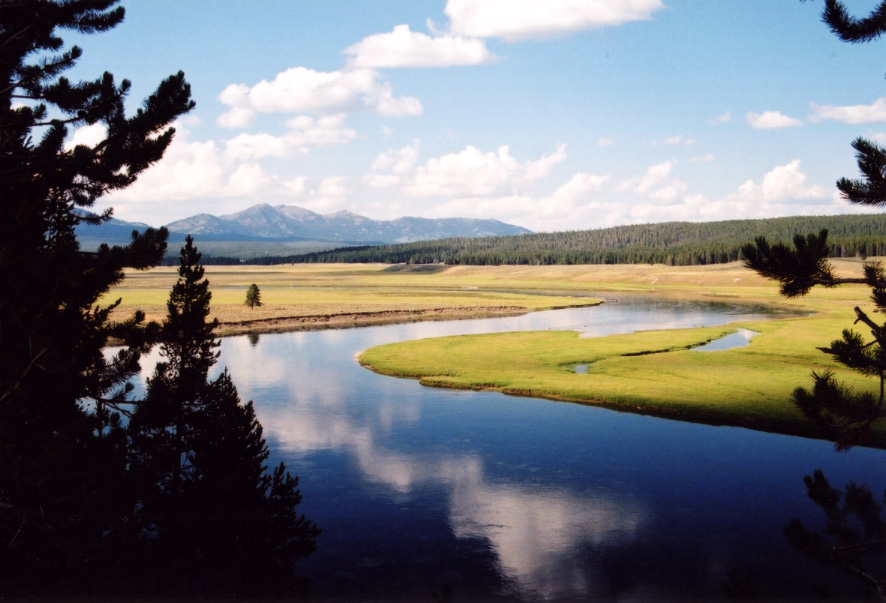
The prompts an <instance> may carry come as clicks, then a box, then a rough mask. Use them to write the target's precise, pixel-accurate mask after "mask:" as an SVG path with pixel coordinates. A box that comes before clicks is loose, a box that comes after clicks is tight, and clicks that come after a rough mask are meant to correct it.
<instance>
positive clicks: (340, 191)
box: [303, 176, 353, 213]
mask: <svg viewBox="0 0 886 603" xmlns="http://www.w3.org/2000/svg"><path fill="white" fill-rule="evenodd" d="M352 192H353V187H352V186H351V182H350V179H349V178H347V177H346V176H330V177H329V178H324V179H323V180H321V181H320V183H319V184H318V185H317V186H316V187H314V188H313V189H311V190H310V191H309V193H308V199H307V200H306V201H304V203H303V205H304V207H306V208H308V209H310V210H312V211H315V212H319V213H329V212H331V211H335V210H338V209H341V207H342V205H343V204H344V203H345V202H346V201H347V199H348V197H349V196H350V195H351V193H352Z"/></svg>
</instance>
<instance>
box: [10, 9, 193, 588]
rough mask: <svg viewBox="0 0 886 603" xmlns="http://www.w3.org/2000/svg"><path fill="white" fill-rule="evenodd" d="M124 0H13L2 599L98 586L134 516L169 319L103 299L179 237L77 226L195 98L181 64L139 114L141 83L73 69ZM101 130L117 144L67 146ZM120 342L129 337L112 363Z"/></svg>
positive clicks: (126, 181)
mask: <svg viewBox="0 0 886 603" xmlns="http://www.w3.org/2000/svg"><path fill="white" fill-rule="evenodd" d="M116 4H117V0H66V1H60V0H56V1H51V0H29V1H28V2H18V1H11V0H0V49H2V51H0V208H2V215H3V220H2V221H0V542H2V543H3V547H2V549H0V567H2V568H3V571H2V575H0V596H2V595H3V594H4V593H13V594H14V593H16V592H20V589H25V591H26V592H29V593H33V592H39V588H43V589H45V590H47V591H48V592H59V591H54V590H51V589H53V588H61V589H64V588H70V587H71V585H74V584H79V585H80V586H81V587H86V588H89V587H92V586H94V585H91V584H89V585H88V584H87V582H89V581H90V580H96V577H97V576H99V575H105V574H103V570H102V568H103V567H104V562H105V561H107V560H108V559H109V558H113V557H114V556H115V555H116V553H115V552H113V551H110V550H109V546H110V543H113V542H115V539H116V537H117V535H118V533H119V532H120V530H121V528H120V526H121V525H122V524H123V523H124V522H125V519H126V515H127V514H128V513H129V512H130V510H131V505H130V502H131V498H130V491H129V488H128V486H127V484H126V476H127V465H126V460H125V452H126V449H127V441H126V438H125V433H124V432H123V429H122V427H121V421H120V416H119V412H121V411H122V412H127V410H126V409H127V404H126V397H127V393H128V386H127V383H128V379H129V377H130V376H132V375H133V374H134V373H135V372H136V371H137V370H138V359H139V355H140V353H141V352H143V351H144V350H145V349H147V347H148V345H149V343H150V341H151V339H152V338H153V337H154V336H155V335H156V329H150V328H147V329H146V328H144V325H143V324H142V323H143V316H142V315H136V316H134V317H132V318H131V319H128V320H125V321H123V322H113V321H111V320H110V313H111V311H112V310H113V309H114V308H115V307H116V304H111V305H110V306H105V307H101V306H99V305H98V304H97V301H98V299H99V297H100V296H101V295H102V294H103V293H104V292H106V291H107V290H108V289H109V287H110V286H112V285H113V284H115V283H117V282H119V281H120V280H121V279H122V278H123V268H124V267H134V268H148V267H150V266H153V265H155V264H156V263H157V262H159V260H160V259H161V257H162V254H163V252H164V250H165V247H166V243H165V239H166V231H165V230H164V229H160V230H159V231H154V230H152V229H149V230H148V231H146V232H145V233H144V234H141V235H138V234H135V233H134V235H133V241H132V243H131V244H130V245H128V246H125V247H112V248H109V247H102V248H101V249H99V251H98V252H97V253H90V254H87V253H82V252H80V250H79V247H78V244H77V241H76V238H75V236H74V227H75V226H77V225H78V224H80V223H82V222H86V223H97V222H101V221H103V220H107V219H109V218H110V211H107V212H105V213H103V214H102V215H100V216H95V215H92V214H89V213H87V212H86V211H85V210H87V209H88V208H89V207H90V206H92V205H93V203H94V202H95V200H96V199H97V198H98V197H100V196H101V195H103V194H105V193H107V192H110V191H114V190H119V189H122V188H125V187H127V186H129V185H130V184H132V183H133V182H134V181H135V179H136V178H137V176H138V175H139V174H140V173H141V172H142V171H143V170H145V169H146V168H147V167H149V166H150V165H151V164H153V163H154V162H156V161H157V160H159V159H160V158H161V157H162V155H163V152H164V151H165V149H166V148H167V146H168V145H169V143H170V141H171V140H172V136H173V132H174V131H173V129H172V128H171V127H169V126H170V124H171V123H172V122H173V121H174V120H175V119H176V118H177V117H178V116H180V115H182V114H183V113H185V112H187V111H189V110H190V109H191V108H192V107H193V103H192V102H191V100H190V89H189V86H188V84H187V83H186V82H185V80H184V76H183V74H181V73H179V74H177V75H174V76H172V77H170V78H168V79H167V80H165V81H164V82H162V83H161V84H160V86H159V87H158V88H157V90H156V91H155V92H154V93H153V94H151V95H150V96H149V97H148V98H147V99H146V100H145V101H144V104H143V105H142V107H141V108H140V109H139V110H137V111H136V112H135V114H134V115H132V116H127V115H126V114H125V112H124V99H125V97H126V95H127V92H128V90H129V87H130V85H129V82H127V81H125V80H124V81H122V82H120V84H119V85H118V84H117V83H115V80H114V77H113V76H112V75H111V74H109V73H105V74H104V75H102V76H101V77H99V78H98V79H96V80H93V81H85V82H72V81H70V80H68V79H67V78H65V77H63V75H62V74H63V73H64V72H65V71H66V70H68V69H70V68H71V67H73V66H74V64H75V63H76V62H77V59H78V58H79V57H80V56H81V50H80V49H79V48H77V47H72V48H70V49H68V50H65V49H64V48H63V42H62V40H61V39H60V38H59V37H58V36H57V34H56V32H57V31H59V30H71V31H75V32H77V33H80V34H91V33H98V32H102V31H106V30H108V29H111V28H112V27H114V26H115V25H117V24H118V23H120V21H121V20H122V19H123V9H122V8H119V7H115V5H116ZM87 125H101V126H104V127H105V129H106V131H107V134H106V136H105V137H104V139H103V140H102V141H100V142H99V143H98V144H96V145H95V146H93V147H89V146H85V145H78V146H75V147H73V148H69V147H68V146H66V140H68V137H69V135H70V134H71V131H72V129H74V128H78V127H81V126H87ZM111 337H114V338H117V339H121V340H123V341H125V342H126V343H127V344H128V346H127V347H126V348H125V349H124V351H122V352H121V353H119V354H118V355H117V356H116V357H115V358H113V359H112V360H110V361H106V360H105V358H104V356H103V355H102V348H103V347H104V346H105V345H106V344H107V342H108V340H109V338H111ZM86 567H89V568H90V569H89V572H87V573H88V574H89V579H88V580H87V579H86V578H85V577H84V575H85V574H84V568H86ZM111 573H112V572H110V571H109V572H107V574H111ZM65 585H68V586H67V587H66V586H65ZM62 592H63V591H62Z"/></svg>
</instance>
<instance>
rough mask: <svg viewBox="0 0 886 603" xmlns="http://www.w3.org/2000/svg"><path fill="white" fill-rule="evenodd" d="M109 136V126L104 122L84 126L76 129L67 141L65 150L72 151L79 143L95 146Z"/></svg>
mask: <svg viewBox="0 0 886 603" xmlns="http://www.w3.org/2000/svg"><path fill="white" fill-rule="evenodd" d="M107 136H108V128H107V127H106V126H105V125H104V124H100V123H97V124H92V125H91V126H82V127H80V128H77V129H76V130H74V133H73V134H72V135H71V138H70V139H68V140H67V141H66V142H65V150H66V151H70V150H72V149H73V148H74V147H76V146H78V145H83V146H86V147H94V146H95V145H97V144H98V143H100V142H102V141H103V140H104V139H105V138H107Z"/></svg>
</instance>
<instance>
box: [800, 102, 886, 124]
mask: <svg viewBox="0 0 886 603" xmlns="http://www.w3.org/2000/svg"><path fill="white" fill-rule="evenodd" d="M812 119H813V120H815V121H821V120H823V119H833V120H835V121H842V122H843V123H847V124H869V123H873V122H883V121H886V98H879V99H877V100H876V101H874V102H873V104H870V105H851V106H843V107H834V106H830V105H816V104H815V103H812Z"/></svg>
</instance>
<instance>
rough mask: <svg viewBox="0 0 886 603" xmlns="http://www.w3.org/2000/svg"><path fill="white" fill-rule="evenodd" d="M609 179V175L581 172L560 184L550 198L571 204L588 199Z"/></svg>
mask: <svg viewBox="0 0 886 603" xmlns="http://www.w3.org/2000/svg"><path fill="white" fill-rule="evenodd" d="M608 180H609V176H595V175H593V174H587V173H584V172H581V173H578V174H575V175H574V176H573V177H572V178H570V179H569V181H568V182H567V183H566V184H564V185H562V186H560V187H559V188H558V189H557V190H556V191H554V194H553V195H551V196H550V197H549V198H548V199H549V200H551V201H556V202H559V203H566V204H569V205H574V204H575V203H578V202H580V201H587V200H589V199H590V198H591V197H593V196H594V195H596V194H597V193H598V192H599V191H600V189H601V188H602V187H603V184H605V183H606V182H607V181H608Z"/></svg>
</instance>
